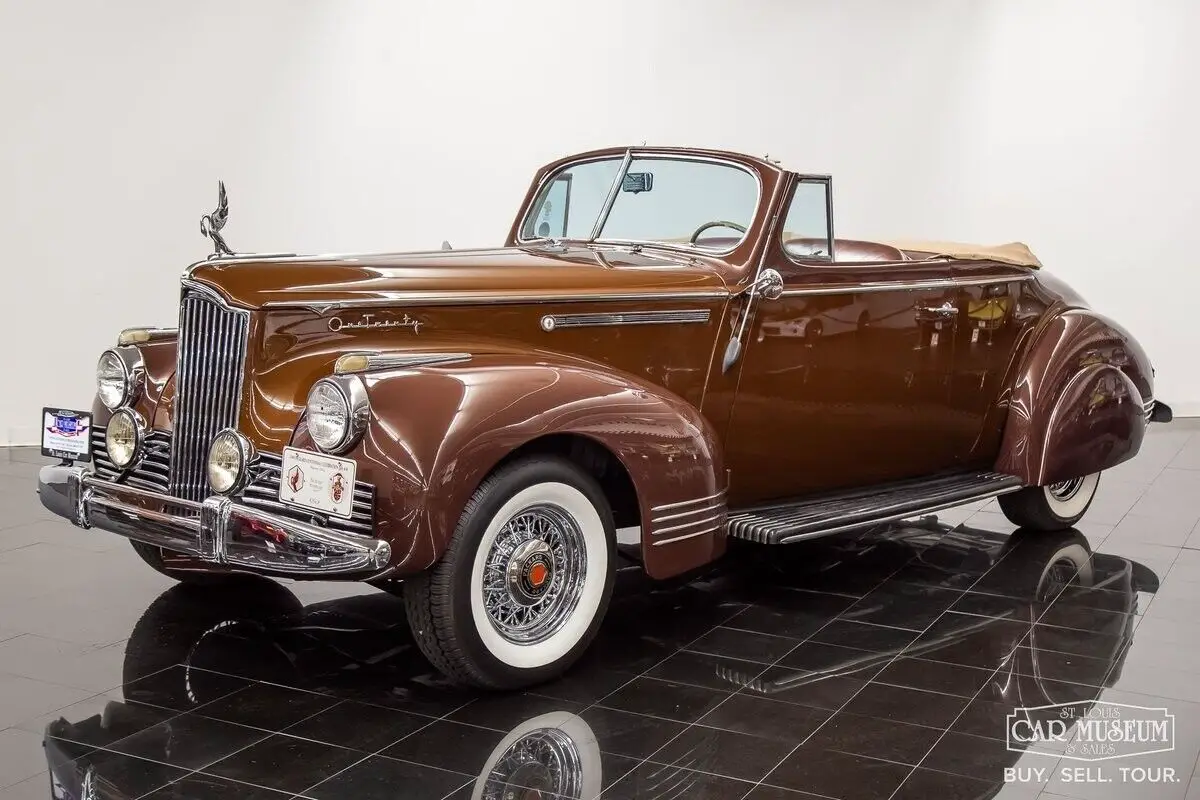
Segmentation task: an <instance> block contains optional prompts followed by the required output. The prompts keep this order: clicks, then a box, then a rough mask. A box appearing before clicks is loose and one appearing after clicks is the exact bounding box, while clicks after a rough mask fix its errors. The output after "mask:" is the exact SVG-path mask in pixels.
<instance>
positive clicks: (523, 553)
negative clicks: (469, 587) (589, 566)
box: [483, 503, 587, 644]
mask: <svg viewBox="0 0 1200 800" xmlns="http://www.w3.org/2000/svg"><path fill="white" fill-rule="evenodd" d="M586 562H587V544H586V542H585V540H584V536H583V532H582V531H581V530H580V527H579V525H578V523H577V522H576V521H575V519H574V518H573V517H572V516H571V515H570V514H568V513H567V512H566V511H565V510H563V509H562V508H559V507H557V506H554V505H550V504H545V503H539V504H536V505H531V506H527V507H525V508H523V509H521V510H519V511H518V512H517V513H516V514H514V515H513V516H512V517H511V518H510V519H509V520H508V521H507V522H506V523H505V524H504V527H503V528H502V529H501V530H500V532H499V533H498V534H497V536H496V538H495V541H493V543H492V546H491V549H490V550H489V551H488V554H487V558H486V561H485V564H484V571H483V604H484V608H485V609H486V611H487V616H488V621H489V622H490V623H491V624H492V627H493V628H495V629H496V632H497V633H499V634H500V635H501V636H503V637H504V638H505V639H507V640H508V641H510V642H513V643H514V644H536V643H538V642H541V641H544V640H545V639H547V638H549V637H550V636H553V635H554V634H555V633H557V632H558V630H559V629H560V628H561V627H562V626H563V623H564V622H565V621H566V620H567V619H568V618H570V616H571V614H572V613H573V612H574V611H575V607H576V606H577V605H578V604H579V598H580V595H581V593H582V591H583V583H584V573H585V565H586Z"/></svg>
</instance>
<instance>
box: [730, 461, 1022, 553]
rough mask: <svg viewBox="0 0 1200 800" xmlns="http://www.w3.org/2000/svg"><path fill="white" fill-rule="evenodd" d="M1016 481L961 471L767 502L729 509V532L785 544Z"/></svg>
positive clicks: (963, 499) (965, 499) (969, 497)
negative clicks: (737, 509)
mask: <svg viewBox="0 0 1200 800" xmlns="http://www.w3.org/2000/svg"><path fill="white" fill-rule="evenodd" d="M1021 486H1022V483H1021V479H1020V478H1017V477H1014V476H1012V475H1002V474H1001V473H998V472H966V473H958V474H955V475H941V476H938V477H934V478H922V479H919V480H910V481H900V482H897V483H885V484H879V485H877V486H872V487H869V488H866V489H854V490H852V491H848V492H840V493H837V494H826V495H819V496H817V497H808V498H804V499H801V500H793V501H790V502H785V503H774V504H772V505H769V506H760V507H758V508H750V509H745V510H743V511H731V512H730V513H729V535H730V536H733V537H735V538H737V539H747V540H749V541H751V542H758V543H759V544H789V543H791V542H798V541H802V540H804V539H812V538H815V537H817V536H825V535H827V534H830V533H838V532H840V531H847V530H852V529H854V528H862V527H865V526H867V525H874V524H876V523H880V522H893V521H895V520H898V519H904V518H905V517H912V516H916V515H917V514H926V513H928V512H930V511H940V510H941V509H944V508H951V507H953V506H957V505H962V504H963V503H970V502H972V501H974V500H985V499H987V498H989V497H995V496H996V495H1001V494H1007V493H1008V492H1015V491H1016V490H1018V489H1020V488H1021Z"/></svg>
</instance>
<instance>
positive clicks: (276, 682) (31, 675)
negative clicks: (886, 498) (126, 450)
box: [0, 421, 1200, 800]
mask: <svg viewBox="0 0 1200 800" xmlns="http://www.w3.org/2000/svg"><path fill="white" fill-rule="evenodd" d="M40 463H41V458H40V457H39V456H38V455H37V453H36V452H35V451H33V450H24V449H10V450H0V609H3V611H2V612H0V797H3V798H34V797H36V798H46V797H48V796H50V797H60V798H80V797H81V796H82V797H114V798H116V797H120V798H135V797H148V798H199V799H201V800H203V799H205V798H242V799H245V798H254V799H255V800H257V799H258V798H264V799H267V798H280V799H281V800H286V798H292V797H306V798H313V799H314V800H326V798H329V799H330V800H333V799H335V798H336V800H351V799H352V798H385V797H386V798H412V799H413V800H417V799H418V798H455V800H459V799H461V800H467V799H468V798H489V800H518V799H520V800H533V799H534V798H536V799H537V800H586V799H587V798H594V797H596V796H599V795H602V796H603V797H604V798H613V799H614V800H615V799H616V798H687V799H690V798H712V799H713V800H716V799H717V798H730V800H739V799H740V798H745V800H799V799H800V798H805V797H808V798H812V797H830V798H844V799H845V800H873V799H874V798H879V799H880V800H886V799H887V798H897V799H899V798H905V799H907V798H926V797H928V798H935V797H936V798H951V799H953V798H979V797H1004V798H1035V797H1043V798H1053V797H1068V798H1081V799H1082V800H1093V799H1095V800H1101V799H1102V798H1108V797H1126V796H1138V797H1144V798H1160V797H1161V798H1183V797H1198V798H1200V776H1197V775H1196V774H1195V769H1196V762H1197V756H1198V755H1200V646H1198V645H1197V641H1198V640H1200V527H1198V523H1200V424H1196V423H1193V422H1189V421H1182V422H1177V423H1174V424H1172V425H1170V426H1158V427H1156V428H1155V429H1154V431H1153V433H1152V435H1151V436H1150V437H1149V439H1148V440H1147V442H1146V444H1145V447H1144V449H1143V452H1142V453H1141V454H1140V455H1139V456H1138V458H1137V459H1136V460H1134V461H1133V462H1130V463H1129V464H1126V465H1122V466H1121V467H1119V468H1118V469H1116V470H1113V471H1112V472H1111V473H1110V474H1107V475H1106V476H1105V477H1104V478H1103V479H1102V482H1101V492H1100V495H1099V497H1098V498H1097V500H1096V501H1095V503H1094V505H1093V508H1092V509H1091V511H1090V512H1089V514H1088V516H1087V518H1086V520H1085V522H1084V523H1083V524H1081V526H1080V528H1079V530H1077V531H1070V532H1066V533H1061V534H1055V535H1022V534H1016V533H1014V532H1013V528H1012V526H1011V525H1009V524H1008V522H1007V521H1006V520H1005V519H1004V517H1003V516H1002V515H1000V514H999V513H998V509H997V508H996V507H995V504H994V503H989V504H976V505H974V506H967V507H963V508H959V509H952V510H950V511H948V512H943V513H941V514H939V515H938V516H937V517H936V518H925V519H921V520H912V521H908V522H906V523H902V524H898V525H895V526H891V527H889V528H886V529H884V530H876V531H873V532H870V533H863V534H858V535H851V536H841V537H837V538H832V539H826V540H822V541H818V542H813V543H810V544H806V545H794V546H792V547H790V548H787V549H783V550H779V551H774V552H770V553H763V552H761V551H758V552H748V553H742V554H739V555H738V556H736V557H734V558H732V559H730V560H729V562H728V563H727V564H726V565H724V567H723V568H722V569H721V570H720V571H718V572H716V573H714V574H711V575H708V576H706V577H704V578H702V579H698V580H696V581H693V582H691V583H689V584H687V585H681V586H658V587H655V586H651V585H649V584H648V583H647V582H646V581H644V580H642V579H639V578H638V577H637V576H636V575H633V574H630V575H624V576H622V580H621V581H620V583H619V585H618V589H617V596H616V599H615V600H614V603H613V608H612V610H611V612H610V616H609V618H608V620H607V622H606V623H605V625H604V627H603V630H602V633H601V637H600V639H599V641H598V642H597V643H596V644H595V645H594V646H593V647H592V649H591V651H590V652H589V653H588V654H587V656H586V657H585V658H584V660H583V661H582V662H581V663H580V664H579V665H578V666H577V667H576V668H574V669H573V670H572V671H571V672H570V673H569V674H568V675H567V676H566V677H565V678H563V679H561V680H559V681H556V682H554V683H551V684H548V685H544V686H538V687H536V688H534V689H533V690H531V691H528V692H523V693H509V694H480V693H477V692H472V691H469V690H464V689H460V688H456V687H454V686H451V685H448V684H446V683H445V682H444V681H443V680H441V679H439V678H438V677H437V676H436V674H434V673H433V671H432V669H431V668H430V667H429V665H428V664H426V663H425V661H424V660H423V659H422V658H421V656H420V655H419V654H418V653H417V652H416V650H415V648H414V647H413V645H412V640H411V637H410V635H409V633H408V630H407V626H406V623H405V621H404V615H403V609H402V607H401V603H400V602H399V601H398V600H397V599H395V598H393V597H391V596H389V595H386V594H383V593H380V592H377V591H375V590H372V589H369V588H364V587H358V586H353V585H350V586H346V585H338V584H331V583H281V582H272V581H266V580H263V581H254V580H247V581H246V582H244V583H243V584H242V585H240V586H236V587H232V588H230V587H225V588H195V587H186V586H177V585H174V584H172V583H171V582H170V581H168V580H167V579H166V578H163V577H161V576H159V575H158V574H157V573H154V572H152V571H151V570H150V569H149V568H147V567H146V566H144V565H143V564H142V562H141V561H139V560H138V559H137V558H136V556H135V555H134V554H133V553H132V552H131V551H130V549H129V546H128V544H127V543H126V542H124V541H122V540H120V539H119V538H117V537H115V536H112V535H110V534H105V533H99V532H85V531H80V530H76V529H72V528H71V527H70V526H68V525H67V524H66V523H65V522H63V521H61V520H57V519H53V518H51V517H49V516H48V515H47V514H46V513H45V512H43V511H42V510H41V507H40V505H39V504H38V502H37V498H36V496H35V495H34V476H35V473H36V468H37V466H38V465H39V464H40ZM1098 701H1103V702H1104V703H1119V704H1125V706H1137V707H1142V708H1144V709H1163V708H1165V709H1166V713H1169V714H1171V715H1173V731H1171V733H1172V734H1173V735H1172V736H1170V745H1171V747H1172V749H1170V750H1168V751H1166V752H1158V753H1151V754H1140V755H1129V754H1128V753H1129V752H1130V751H1129V750H1120V751H1119V752H1118V754H1121V753H1124V754H1125V755H1122V756H1121V757H1119V758H1115V759H1110V760H1104V761H1089V760H1080V759H1079V758H1078V757H1077V755H1076V754H1082V753H1083V752H1084V749H1085V748H1084V747H1082V746H1081V745H1080V744H1079V743H1080V742H1081V738H1080V737H1077V738H1076V739H1075V740H1074V741H1072V742H1070V743H1066V742H1062V743H1055V742H1044V743H1039V744H1035V745H1032V746H1025V745H1023V744H1020V743H1015V744H1013V746H1012V747H1011V749H1010V747H1009V746H1008V745H1006V730H1007V727H1008V722H1007V718H1008V717H1009V715H1010V714H1014V713H1015V709H1018V708H1036V707H1039V706H1048V705H1057V704H1064V703H1074V704H1076V705H1075V706H1072V708H1075V709H1077V710H1083V711H1088V710H1099V709H1102V708H1105V706H1099V705H1097V702H1098ZM1107 708H1113V706H1107ZM1055 713H1057V709H1052V710H1049V711H1045V710H1043V711H1033V712H1030V713H1029V715H1027V716H1026V717H1023V719H1025V720H1026V721H1027V722H1030V721H1033V722H1039V721H1040V722H1045V721H1047V720H1052V719H1054V718H1055V717H1054V714H1055ZM1126 713H1129V712H1126ZM1136 713H1141V714H1152V713H1155V712H1150V711H1144V712H1143V711H1138V712H1136ZM1159 713H1160V714H1161V712H1159ZM1151 738H1153V737H1151ZM1138 741H1139V742H1140V741H1141V740H1138ZM1132 746H1133V745H1132V744H1130V743H1120V744H1118V745H1114V747H1119V748H1126V747H1132ZM1138 746H1139V747H1141V748H1142V749H1152V748H1149V747H1147V746H1146V745H1144V744H1139V745H1138ZM1114 752H1116V751H1114ZM1122 770H1124V771H1122ZM1139 770H1140V771H1139ZM1155 777H1157V778H1159V779H1160V780H1158V781H1156V782H1148V781H1149V779H1151V778H1155ZM1138 778H1142V779H1143V780H1142V781H1141V782H1138V780H1137V779H1138ZM85 780H86V781H87V783H88V786H89V787H90V790H91V794H85V792H84V786H83V783H84V782H85ZM1104 781H1107V782H1104Z"/></svg>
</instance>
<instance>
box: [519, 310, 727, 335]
mask: <svg viewBox="0 0 1200 800" xmlns="http://www.w3.org/2000/svg"><path fill="white" fill-rule="evenodd" d="M711 315H712V312H710V311H709V310H708V309H707V308H703V309H691V310H677V311H624V312H621V311H618V312H614V313H607V314H604V313H602V314H547V315H546V316H544V317H542V320H541V323H540V324H541V327H542V330H544V331H547V332H549V331H553V330H557V329H558V328H590V327H603V326H610V325H666V324H670V323H679V324H683V323H689V322H696V323H701V324H707V323H708V320H709V317H710V316H711Z"/></svg>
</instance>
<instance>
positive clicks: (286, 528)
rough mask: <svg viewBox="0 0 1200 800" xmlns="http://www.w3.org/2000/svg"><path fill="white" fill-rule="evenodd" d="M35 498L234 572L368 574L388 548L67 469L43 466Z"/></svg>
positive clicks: (70, 515) (82, 523)
mask: <svg viewBox="0 0 1200 800" xmlns="http://www.w3.org/2000/svg"><path fill="white" fill-rule="evenodd" d="M38 495H39V496H40V497H41V499H42V505H44V506H45V507H46V508H47V509H49V510H50V511H52V512H54V513H55V514H58V515H59V516H60V517H66V518H67V519H69V520H70V521H71V522H72V524H74V525H77V526H79V527H80V528H99V529H101V530H106V531H111V532H112V533H116V534H119V535H121V536H124V537H125V538H127V539H134V540H136V541H139V542H145V543H146V544H150V545H154V546H156V547H161V548H163V549H164V550H170V551H172V552H174V553H182V554H184V555H188V556H192V557H193V558H197V559H200V560H202V561H207V562H209V563H212V564H219V565H226V566H228V567H231V568H234V569H248V570H252V571H261V572H272V573H287V574H293V575H309V576H320V575H341V574H345V573H353V572H373V571H378V570H381V569H383V568H384V567H385V566H387V563H388V561H389V560H390V559H391V557H392V549H391V547H390V546H389V545H388V543H387V542H384V541H380V540H379V539H371V538H367V537H360V536H353V535H350V534H345V533H341V532H339V531H332V530H329V529H327V528H322V527H320V526H318V525H312V524H309V523H306V522H300V521H298V520H294V519H288V518H286V517H280V516H277V515H275V514H269V513H267V512H265V511H260V510H258V509H256V508H250V507H249V506H245V505H242V504H241V503H238V502H237V501H235V500H232V499H230V498H228V497H222V496H220V495H214V496H213V497H210V498H208V499H207V500H205V501H204V502H203V503H195V502H192V501H190V500H181V499H179V498H177V497H171V496H170V495H165V494H160V493H158V492H151V491H147V490H145V489H138V488H136V487H133V486H125V485H123V484H119V483H113V482H111V481H106V480H103V479H101V478H97V477H96V476H95V475H93V474H92V473H91V472H89V471H87V470H85V469H83V468H81V467H72V466H65V465H59V466H48V467H42V470H41V472H40V473H39V474H38Z"/></svg>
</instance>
